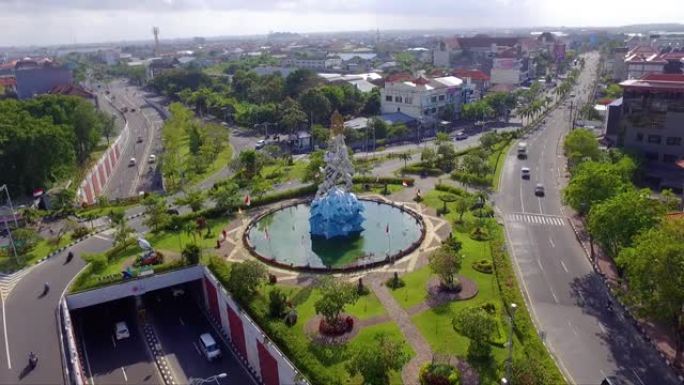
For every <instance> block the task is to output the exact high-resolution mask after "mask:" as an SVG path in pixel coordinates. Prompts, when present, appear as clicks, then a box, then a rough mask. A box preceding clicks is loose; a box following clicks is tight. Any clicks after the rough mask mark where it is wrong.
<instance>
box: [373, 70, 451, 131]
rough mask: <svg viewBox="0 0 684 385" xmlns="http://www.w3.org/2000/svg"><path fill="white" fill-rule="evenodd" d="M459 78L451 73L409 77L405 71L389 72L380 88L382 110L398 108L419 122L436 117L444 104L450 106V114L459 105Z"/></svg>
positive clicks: (386, 112)
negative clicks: (438, 75)
mask: <svg viewBox="0 0 684 385" xmlns="http://www.w3.org/2000/svg"><path fill="white" fill-rule="evenodd" d="M463 94H464V89H463V80H461V79H459V78H457V77H455V76H444V77H437V78H430V79H428V78H425V77H422V76H419V77H417V78H413V77H412V76H410V75H407V74H398V75H394V76H390V77H388V78H387V79H386V80H385V87H384V88H383V89H382V90H381V91H380V102H381V111H382V113H383V114H390V113H395V112H401V113H403V114H405V115H408V116H410V117H412V118H414V119H417V120H419V121H421V122H435V121H437V120H439V119H440V118H439V116H440V113H443V112H444V111H445V110H446V109H447V108H448V106H453V111H454V116H453V117H452V119H455V118H457V117H458V114H459V112H460V110H461V106H462V105H463V99H464V97H463Z"/></svg>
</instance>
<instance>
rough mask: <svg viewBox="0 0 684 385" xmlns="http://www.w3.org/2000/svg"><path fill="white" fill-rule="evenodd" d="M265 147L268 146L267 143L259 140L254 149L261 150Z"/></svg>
mask: <svg viewBox="0 0 684 385" xmlns="http://www.w3.org/2000/svg"><path fill="white" fill-rule="evenodd" d="M265 145H266V141H265V140H263V139H261V140H258V141H257V142H256V145H254V148H256V149H257V150H258V149H260V148H263V147H264V146H265Z"/></svg>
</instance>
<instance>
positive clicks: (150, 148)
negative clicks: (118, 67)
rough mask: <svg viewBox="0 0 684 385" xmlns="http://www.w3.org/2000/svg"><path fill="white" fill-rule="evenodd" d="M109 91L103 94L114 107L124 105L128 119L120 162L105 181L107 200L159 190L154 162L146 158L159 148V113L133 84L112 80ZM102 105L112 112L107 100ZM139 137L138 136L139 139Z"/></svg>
mask: <svg viewBox="0 0 684 385" xmlns="http://www.w3.org/2000/svg"><path fill="white" fill-rule="evenodd" d="M109 91H110V94H109V95H106V97H108V98H109V99H110V100H111V101H112V103H113V104H114V106H116V108H118V109H119V110H122V109H123V108H124V107H126V108H128V110H129V112H126V113H124V115H125V116H126V119H127V120H128V126H129V130H130V135H129V137H128V141H127V142H126V143H124V146H123V149H122V152H121V158H120V161H119V162H118V164H117V166H116V167H115V168H114V172H113V174H112V177H111V178H110V180H109V182H108V183H107V186H106V190H105V195H106V196H107V197H109V198H110V199H116V198H125V197H129V196H134V195H136V194H138V193H139V192H140V191H158V190H160V189H161V183H160V181H161V179H160V176H159V173H158V172H157V170H156V163H155V164H150V163H149V161H148V159H149V156H150V155H152V154H155V155H158V154H159V153H160V152H161V149H162V147H161V130H160V128H161V126H162V123H163V122H162V118H161V116H159V113H158V112H157V111H156V110H155V109H153V108H151V107H149V106H147V104H146V102H145V100H144V99H143V93H142V91H141V90H139V89H138V88H136V87H132V86H129V85H127V84H126V83H125V82H123V81H115V82H112V83H111V84H110V85H109ZM101 95H103V94H101ZM101 100H103V99H101ZM102 104H103V105H102V108H103V109H105V111H108V112H110V113H111V112H113V110H112V108H111V106H110V105H108V103H106V102H105V103H102ZM132 109H135V112H131V110H132ZM139 137H140V138H141V139H142V141H140V142H139V141H138V138H139ZM131 158H135V159H136V164H135V165H134V166H130V165H129V160H130V159H131ZM150 166H152V169H151V170H150Z"/></svg>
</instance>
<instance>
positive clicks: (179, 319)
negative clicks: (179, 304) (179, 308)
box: [178, 317, 185, 326]
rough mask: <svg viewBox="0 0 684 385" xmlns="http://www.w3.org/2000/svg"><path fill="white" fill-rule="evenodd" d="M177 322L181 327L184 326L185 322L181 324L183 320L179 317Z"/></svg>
mask: <svg viewBox="0 0 684 385" xmlns="http://www.w3.org/2000/svg"><path fill="white" fill-rule="evenodd" d="M178 322H180V324H181V325H182V326H185V322H183V319H182V318H181V317H178Z"/></svg>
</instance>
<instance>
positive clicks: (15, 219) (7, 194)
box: [0, 184, 19, 260]
mask: <svg viewBox="0 0 684 385" xmlns="http://www.w3.org/2000/svg"><path fill="white" fill-rule="evenodd" d="M0 190H5V196H7V203H8V204H9V208H10V212H11V213H12V219H14V228H15V229H18V228H19V222H17V213H16V212H15V211H14V206H13V205H12V198H11V197H10V194H9V189H8V188H7V185H6V184H3V185H2V186H0ZM5 229H6V230H7V235H8V236H9V240H10V244H11V245H12V251H14V259H15V260H17V258H19V255H18V254H17V247H16V246H15V244H14V238H13V237H12V230H10V227H9V225H8V224H7V218H5Z"/></svg>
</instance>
